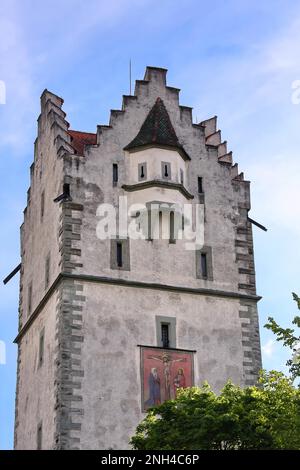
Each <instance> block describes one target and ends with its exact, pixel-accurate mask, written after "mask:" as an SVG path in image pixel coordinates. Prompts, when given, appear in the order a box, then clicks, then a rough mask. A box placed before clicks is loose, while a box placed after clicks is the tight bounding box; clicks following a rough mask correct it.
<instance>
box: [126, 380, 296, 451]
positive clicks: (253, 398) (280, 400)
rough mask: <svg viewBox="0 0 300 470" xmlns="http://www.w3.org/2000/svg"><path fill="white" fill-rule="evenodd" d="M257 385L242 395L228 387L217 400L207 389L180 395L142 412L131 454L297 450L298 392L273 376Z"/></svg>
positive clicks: (245, 389)
mask: <svg viewBox="0 0 300 470" xmlns="http://www.w3.org/2000/svg"><path fill="white" fill-rule="evenodd" d="M259 382H260V384H259V386H257V387H256V386H253V387H247V388H244V389H242V388H241V387H237V386H235V385H233V384H232V383H231V382H230V381H229V382H228V383H227V384H226V385H225V387H224V388H223V390H222V391H221V393H220V394H219V395H216V394H215V393H214V392H213V391H212V390H211V389H210V387H209V385H208V384H207V383H206V384H204V385H203V386H202V387H201V388H198V387H193V388H187V389H181V390H180V391H179V393H178V396H177V398H176V399H175V400H169V401H166V402H165V403H163V404H162V405H159V406H156V407H153V408H151V409H149V410H148V412H147V416H146V417H145V419H144V420H143V421H142V422H141V423H140V424H139V425H138V427H137V429H136V433H135V435H134V436H133V437H132V438H131V441H130V443H131V445H132V447H133V449H140V450H150V449H151V450H210V449H215V450H222V449H224V450H230V449H231V450H232V449H300V390H299V389H297V388H294V387H293V385H292V381H291V379H289V378H287V377H285V376H284V375H283V374H282V373H280V372H275V371H272V372H269V373H266V372H262V373H261V377H260V380H259Z"/></svg>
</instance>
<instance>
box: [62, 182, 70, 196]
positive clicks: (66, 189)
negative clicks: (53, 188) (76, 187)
mask: <svg viewBox="0 0 300 470" xmlns="http://www.w3.org/2000/svg"><path fill="white" fill-rule="evenodd" d="M63 193H64V195H65V197H70V185H69V183H64V184H63Z"/></svg>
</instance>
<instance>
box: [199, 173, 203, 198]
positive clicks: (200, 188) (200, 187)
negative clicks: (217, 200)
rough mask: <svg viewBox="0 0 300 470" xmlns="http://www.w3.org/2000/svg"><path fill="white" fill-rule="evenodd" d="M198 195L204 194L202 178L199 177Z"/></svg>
mask: <svg viewBox="0 0 300 470" xmlns="http://www.w3.org/2000/svg"><path fill="white" fill-rule="evenodd" d="M198 193H200V194H202V193H203V181H202V177H201V176H199V177H198Z"/></svg>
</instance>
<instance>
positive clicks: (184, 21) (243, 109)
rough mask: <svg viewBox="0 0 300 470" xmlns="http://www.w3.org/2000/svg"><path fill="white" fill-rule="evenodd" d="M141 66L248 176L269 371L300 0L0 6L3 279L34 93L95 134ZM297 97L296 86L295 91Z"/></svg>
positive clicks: (290, 201) (293, 189)
mask: <svg viewBox="0 0 300 470" xmlns="http://www.w3.org/2000/svg"><path fill="white" fill-rule="evenodd" d="M129 58H131V59H132V74H133V78H134V79H140V78H143V74H144V69H145V66H146V65H155V66H161V67H166V68H168V69H169V73H168V83H169V84H170V85H171V86H176V87H179V88H181V89H182V92H181V103H182V104H184V105H188V106H192V107H193V108H194V117H195V118H196V117H197V119H198V121H200V120H203V119H206V118H208V117H211V116H213V115H215V114H217V115H218V124H219V127H220V129H221V130H222V137H223V139H225V140H227V141H228V145H229V149H230V150H232V151H233V156H234V160H235V161H236V162H238V163H239V168H240V170H241V171H244V172H245V176H246V178H247V179H250V180H251V181H252V210H251V217H252V218H254V219H256V220H258V221H259V222H261V223H263V224H264V225H266V226H267V227H268V229H269V230H268V232H267V233H265V232H262V231H260V230H259V229H254V236H255V254H256V271H257V290H258V293H259V294H260V295H262V296H263V300H262V301H261V302H260V304H259V310H260V321H261V338H262V346H263V361H264V367H265V368H267V369H270V368H277V369H283V370H284V363H285V361H286V358H287V354H286V353H285V352H284V351H283V349H282V347H281V345H279V344H278V343H274V341H273V340H274V338H273V336H272V334H271V333H270V332H268V331H267V330H265V329H264V328H262V326H263V325H264V323H265V321H266V318H267V316H268V315H270V314H272V315H273V316H274V317H275V318H276V319H277V320H278V321H280V322H281V323H282V324H283V325H289V324H290V321H291V319H292V317H293V315H294V314H295V313H296V305H295V303H294V302H293V301H292V297H291V292H292V291H295V292H298V293H299V294H300V286H299V266H300V250H299V246H298V242H299V237H300V204H299V200H300V189H299V181H300V158H299V152H300V142H299V140H300V139H299V136H300V132H299V131H300V104H298V105H297V104H293V102H292V93H293V89H292V84H293V83H294V82H295V81H296V80H300V4H299V2H294V1H291V0H284V1H283V0H282V1H281V0H272V1H270V0H269V1H264V2H262V1H257V0H252V1H247V0H245V1H237V0H236V1H230V0H227V1H221V0H220V1H210V2H207V1H205V2H204V1H199V0H198V1H197V0H186V1H184V2H183V1H174V0H173V1H169V0H160V1H157V0H151V1H148V0H139V1H136V0H130V1H129V0H112V1H110V2H107V1H103V0H98V1H95V0H89V1H88V2H86V1H82V0H73V1H71V0H60V1H57V0H52V1H49V0H44V1H43V2H38V1H34V0H18V1H17V0H15V1H14V0H2V1H1V3H0V80H3V81H4V82H5V84H6V104H5V105H0V174H1V185H0V203H1V213H2V224H1V227H2V230H1V234H0V236H1V243H0V277H1V279H3V278H4V277H5V275H6V274H8V273H9V272H10V271H11V270H12V268H14V267H15V266H16V265H17V264H18V263H19V226H20V224H21V222H22V216H23V209H24V207H25V204H26V191H27V188H28V184H29V165H30V164H31V162H32V159H33V142H34V139H35V136H36V119H37V117H38V114H39V97H40V95H41V93H42V91H43V89H44V88H48V89H49V90H51V91H53V92H54V93H57V94H58V95H60V96H62V97H63V98H64V100H65V105H64V110H65V111H66V112H67V115H68V116H67V119H68V121H69V122H70V123H71V128H73V129H78V130H86V131H92V132H94V131H95V130H96V125H97V124H100V123H101V124H105V123H107V120H108V116H109V110H110V109H111V108H112V109H115V108H119V107H120V106H121V97H122V94H124V93H125V94H126V93H129V83H128V82H129V80H128V62H129ZM299 96H300V94H299ZM0 289H1V294H0V295H1V297H0V298H1V302H0V340H2V341H5V343H6V365H1V364H0V448H2V449H7V448H11V447H12V442H13V415H14V394H15V369H16V347H15V345H13V344H12V341H13V338H14V337H15V336H16V332H17V309H18V276H16V277H15V278H14V279H13V280H12V281H11V282H10V283H9V284H8V285H7V286H5V287H3V286H2V285H1V287H0Z"/></svg>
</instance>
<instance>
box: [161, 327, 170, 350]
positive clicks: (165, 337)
mask: <svg viewBox="0 0 300 470" xmlns="http://www.w3.org/2000/svg"><path fill="white" fill-rule="evenodd" d="M161 341H162V345H163V348H168V347H169V344H170V338H169V325H168V324H167V323H162V325H161Z"/></svg>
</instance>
